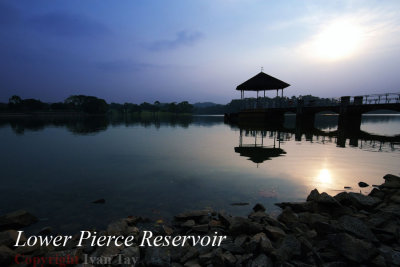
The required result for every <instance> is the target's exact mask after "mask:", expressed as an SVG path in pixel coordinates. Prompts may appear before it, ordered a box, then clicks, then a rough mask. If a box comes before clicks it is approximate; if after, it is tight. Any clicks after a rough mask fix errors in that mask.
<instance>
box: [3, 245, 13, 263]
mask: <svg viewBox="0 0 400 267" xmlns="http://www.w3.org/2000/svg"><path fill="white" fill-rule="evenodd" d="M15 255H16V253H15V252H14V251H12V250H11V249H9V248H8V247H6V246H4V245H1V246H0V265H2V266H8V264H9V263H11V262H12V261H13V260H14V257H15Z"/></svg>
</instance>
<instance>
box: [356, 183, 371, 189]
mask: <svg viewBox="0 0 400 267" xmlns="http://www.w3.org/2000/svg"><path fill="white" fill-rule="evenodd" d="M358 186H359V187H361V188H364V187H368V186H369V184H367V183H365V182H359V183H358Z"/></svg>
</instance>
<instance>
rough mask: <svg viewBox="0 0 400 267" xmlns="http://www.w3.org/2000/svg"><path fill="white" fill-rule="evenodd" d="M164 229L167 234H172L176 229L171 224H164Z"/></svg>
mask: <svg viewBox="0 0 400 267" xmlns="http://www.w3.org/2000/svg"><path fill="white" fill-rule="evenodd" d="M162 229H163V230H164V233H165V234H166V235H172V234H173V233H174V230H173V229H172V228H171V227H169V226H166V225H163V226H162Z"/></svg>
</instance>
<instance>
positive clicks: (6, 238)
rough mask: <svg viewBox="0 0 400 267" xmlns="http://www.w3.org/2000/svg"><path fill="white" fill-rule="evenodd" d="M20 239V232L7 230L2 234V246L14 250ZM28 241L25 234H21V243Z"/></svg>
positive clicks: (0, 239) (0, 242)
mask: <svg viewBox="0 0 400 267" xmlns="http://www.w3.org/2000/svg"><path fill="white" fill-rule="evenodd" d="M17 238H18V232H17V231H15V230H6V231H3V232H1V233H0V246H2V245H5V246H7V247H10V248H12V249H14V248H15V247H14V245H15V244H16V242H17ZM25 241H26V237H25V234H24V233H22V234H21V238H20V243H23V242H25Z"/></svg>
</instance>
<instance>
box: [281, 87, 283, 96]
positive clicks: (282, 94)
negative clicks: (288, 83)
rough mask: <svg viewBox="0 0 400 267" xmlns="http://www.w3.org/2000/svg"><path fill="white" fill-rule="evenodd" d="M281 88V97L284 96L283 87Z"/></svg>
mask: <svg viewBox="0 0 400 267" xmlns="http://www.w3.org/2000/svg"><path fill="white" fill-rule="evenodd" d="M281 90H282V93H281V97H283V89H281Z"/></svg>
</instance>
